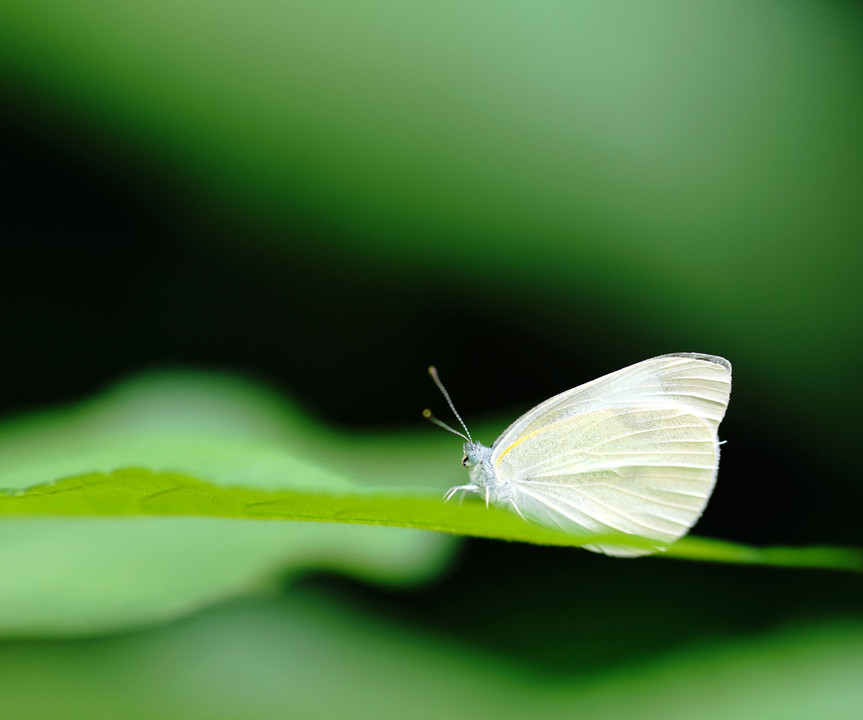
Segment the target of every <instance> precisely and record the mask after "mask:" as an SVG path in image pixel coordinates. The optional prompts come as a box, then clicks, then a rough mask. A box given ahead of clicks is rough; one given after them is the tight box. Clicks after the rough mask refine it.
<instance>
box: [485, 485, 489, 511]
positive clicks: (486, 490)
mask: <svg viewBox="0 0 863 720" xmlns="http://www.w3.org/2000/svg"><path fill="white" fill-rule="evenodd" d="M488 493H489V487H488V485H486V486H485V507H486V509H488Z"/></svg>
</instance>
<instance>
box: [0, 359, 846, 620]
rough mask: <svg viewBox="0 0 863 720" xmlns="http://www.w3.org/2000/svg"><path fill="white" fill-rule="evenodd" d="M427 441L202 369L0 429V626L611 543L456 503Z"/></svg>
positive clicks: (764, 560) (446, 458)
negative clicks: (484, 556)
mask: <svg viewBox="0 0 863 720" xmlns="http://www.w3.org/2000/svg"><path fill="white" fill-rule="evenodd" d="M423 430H425V432H423V433H422V435H419V434H417V435H413V434H411V433H391V434H389V435H386V434H383V435H379V436H364V437H348V436H344V435H342V434H340V433H338V432H336V431H334V430H331V429H326V428H324V427H322V426H320V425H319V424H318V423H316V422H314V421H312V420H311V419H309V418H307V417H305V416H304V415H303V414H302V413H301V412H299V411H298V410H297V409H296V408H293V407H291V406H290V405H289V404H287V403H285V402H284V401H281V400H279V399H278V398H276V397H275V396H274V395H273V394H272V393H269V392H267V391H265V390H263V389H262V388H261V387H259V386H257V385H254V384H252V383H248V382H244V381H242V380H239V379H236V378H231V377H224V376H214V375H205V374H194V373H170V374H159V375H152V376H146V377H141V378H137V379H133V380H132V381H129V382H126V383H123V384H121V385H119V386H117V387H116V388H114V389H113V390H111V391H109V392H107V393H105V394H104V395H103V396H102V397H99V398H96V399H95V400H93V401H90V402H88V403H84V404H82V405H81V406H79V407H77V408H72V409H70V410H65V411H60V412H52V413H47V414H43V415H36V416H33V417H30V418H25V419H23V420H18V421H12V422H9V423H7V424H6V426H5V427H3V428H0V482H2V484H3V485H5V486H6V488H5V490H3V491H0V632H3V633H6V634H24V635H32V634H57V633H81V632H93V631H96V630H104V629H108V628H115V627H123V626H126V625H133V624H140V623H146V622H153V621H156V620H161V619H164V618H169V617H174V616H177V615H181V614H183V613H187V612H189V611H191V610H193V609H195V608H197V607H200V606H202V605H205V604H208V603H211V602H213V601H214V600H217V599H219V598H223V597H226V596H230V595H235V594H238V593H242V592H247V591H248V590H249V589H250V588H255V587H262V586H266V584H267V583H269V582H272V580H273V579H274V578H275V577H277V576H278V575H279V574H280V573H281V574H284V573H286V572H290V571H297V570H300V569H302V568H307V567H326V568H332V569H336V570H339V571H341V572H346V573H351V574H355V575H358V576H361V577H364V578H367V579H370V580H373V581H377V582H391V583H395V582H401V583H408V582H418V581H421V580H423V579H425V578H428V577H430V576H432V575H434V574H435V573H437V572H439V571H440V570H441V569H442V568H443V567H444V566H445V565H446V563H447V561H448V558H449V553H450V551H451V549H452V542H451V540H452V538H451V536H452V535H462V536H474V537H484V538H496V539H502V540H510V541H520V542H530V543H537V544H546V545H563V546H577V545H581V544H584V543H588V542H596V541H597V540H598V539H599V538H598V537H597V536H595V535H591V536H584V537H579V536H575V535H568V534H563V533H560V532H553V531H551V530H547V529H545V528H542V527H539V526H536V525H532V524H529V523H526V522H524V521H523V520H521V519H520V518H518V517H517V516H516V515H514V514H513V513H510V512H507V511H505V510H501V509H497V508H486V507H485V506H484V504H483V503H481V502H479V501H472V500H468V501H467V502H465V503H464V504H463V505H461V506H459V505H458V504H457V503H449V504H444V503H443V502H441V494H442V492H443V491H444V490H445V489H446V488H447V487H448V486H449V485H451V484H454V483H455V482H457V481H458V480H459V478H460V475H461V472H462V468H461V466H460V464H459V463H458V462H457V457H456V455H455V454H454V448H453V447H452V441H451V438H449V437H448V436H442V434H440V435H439V434H437V433H433V432H428V431H427V429H426V428H423ZM265 521H266V522H265ZM278 521H294V522H278ZM373 526H389V527H388V529H383V528H376V527H373ZM420 530H426V531H428V530H432V531H437V532H434V533H431V532H418V531H420ZM447 534H449V535H447ZM605 539H608V540H616V541H621V537H620V536H616V537H612V538H605ZM625 540H626V542H627V543H629V544H632V545H640V544H641V543H640V542H639V540H638V539H637V538H632V537H630V536H626V538H625ZM660 557H670V558H679V559H693V560H704V561H712V562H724V563H745V564H760V565H784V566H794V567H817V568H831V569H842V570H861V569H863V557H861V553H860V552H859V551H857V550H851V549H847V550H846V549H840V548H784V549H783V548H766V549H758V548H752V547H747V546H744V545H738V544H732V543H725V542H720V541H716V540H706V539H700V538H684V539H683V540H681V541H679V542H677V543H676V544H675V545H673V546H672V547H671V548H669V549H668V551H667V552H665V553H661V554H660ZM609 562H620V561H613V560H610V561H609Z"/></svg>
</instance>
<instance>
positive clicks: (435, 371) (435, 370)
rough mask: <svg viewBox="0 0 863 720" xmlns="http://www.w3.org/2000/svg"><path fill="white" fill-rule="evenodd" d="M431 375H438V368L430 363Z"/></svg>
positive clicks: (434, 376)
mask: <svg viewBox="0 0 863 720" xmlns="http://www.w3.org/2000/svg"><path fill="white" fill-rule="evenodd" d="M429 375H431V376H432V377H433V378H436V377H437V368H436V367H435V366H434V365H429Z"/></svg>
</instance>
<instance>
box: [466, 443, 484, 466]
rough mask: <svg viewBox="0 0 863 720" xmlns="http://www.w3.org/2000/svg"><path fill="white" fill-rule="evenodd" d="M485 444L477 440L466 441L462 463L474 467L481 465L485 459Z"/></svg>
mask: <svg viewBox="0 0 863 720" xmlns="http://www.w3.org/2000/svg"><path fill="white" fill-rule="evenodd" d="M483 449H484V448H483V446H482V445H480V444H479V443H475V442H466V443H465V444H464V457H463V458H462V459H461V464H462V465H464V466H465V467H466V468H472V467H474V466H475V465H479V464H480V463H481V462H482V461H483Z"/></svg>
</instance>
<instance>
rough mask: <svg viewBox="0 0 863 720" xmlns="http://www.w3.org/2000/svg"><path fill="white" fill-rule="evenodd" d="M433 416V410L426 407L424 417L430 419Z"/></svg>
mask: <svg viewBox="0 0 863 720" xmlns="http://www.w3.org/2000/svg"><path fill="white" fill-rule="evenodd" d="M431 416H432V413H431V410H429V409H428V408H426V409H425V410H423V417H424V418H425V419H426V420H428V419H429V418H430V417H431Z"/></svg>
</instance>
